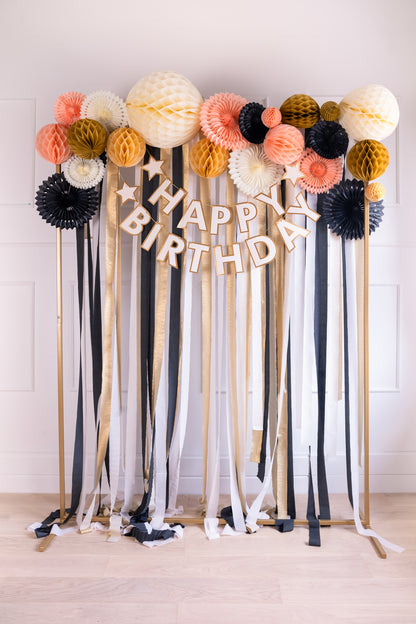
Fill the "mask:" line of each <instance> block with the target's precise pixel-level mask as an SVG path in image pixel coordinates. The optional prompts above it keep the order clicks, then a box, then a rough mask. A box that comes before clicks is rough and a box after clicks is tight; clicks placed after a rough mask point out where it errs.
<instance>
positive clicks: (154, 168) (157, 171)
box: [142, 156, 165, 180]
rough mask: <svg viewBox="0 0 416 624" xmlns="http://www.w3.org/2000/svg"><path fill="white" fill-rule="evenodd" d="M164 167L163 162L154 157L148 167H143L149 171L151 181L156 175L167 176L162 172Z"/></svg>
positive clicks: (151, 157)
mask: <svg viewBox="0 0 416 624" xmlns="http://www.w3.org/2000/svg"><path fill="white" fill-rule="evenodd" d="M162 165H163V160H156V159H155V158H153V156H150V158H149V162H148V163H147V165H142V169H144V170H145V171H147V173H148V175H149V180H151V179H152V178H153V176H155V175H162V176H164V175H165V174H164V173H163V171H162Z"/></svg>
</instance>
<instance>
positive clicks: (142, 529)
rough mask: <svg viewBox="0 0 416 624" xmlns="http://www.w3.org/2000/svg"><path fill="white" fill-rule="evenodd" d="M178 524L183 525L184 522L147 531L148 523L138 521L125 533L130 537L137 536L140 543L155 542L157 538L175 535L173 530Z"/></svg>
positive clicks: (165, 538)
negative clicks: (167, 527) (166, 527)
mask: <svg viewBox="0 0 416 624" xmlns="http://www.w3.org/2000/svg"><path fill="white" fill-rule="evenodd" d="M176 526H183V525H182V524H180V525H179V524H178V523H176V524H170V525H169V527H170V528H169V529H152V530H151V532H150V533H149V532H148V531H147V528H146V525H145V523H144V522H138V523H136V524H134V525H133V526H132V527H131V528H130V529H129V532H128V533H125V535H127V536H128V537H135V538H136V540H137V541H138V542H140V544H143V542H154V541H155V540H160V539H163V540H167V539H170V538H171V537H175V534H176V533H175V531H174V530H173V528H174V527H176Z"/></svg>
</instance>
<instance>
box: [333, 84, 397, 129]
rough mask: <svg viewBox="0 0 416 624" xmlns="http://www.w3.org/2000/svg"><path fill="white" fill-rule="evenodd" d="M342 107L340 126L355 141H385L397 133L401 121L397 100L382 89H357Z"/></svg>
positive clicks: (350, 94) (345, 100)
mask: <svg viewBox="0 0 416 624" xmlns="http://www.w3.org/2000/svg"><path fill="white" fill-rule="evenodd" d="M339 106H340V116H339V123H340V124H341V125H342V126H343V127H344V128H345V130H346V131H347V133H348V135H349V137H350V138H352V139H355V141H362V140H364V139H374V140H375V141H382V140H383V139H385V138H386V137H388V136H389V135H390V134H392V132H394V130H395V129H396V126H397V124H398V121H399V105H398V104H397V100H396V98H395V97H394V95H393V93H392V92H391V91H389V90H388V89H387V88H386V87H383V86H382V85H367V86H365V87H359V88H358V89H354V90H353V91H351V93H348V95H346V96H345V97H344V99H343V100H342V101H341V102H340V105H339Z"/></svg>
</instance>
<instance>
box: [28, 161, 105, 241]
mask: <svg viewBox="0 0 416 624" xmlns="http://www.w3.org/2000/svg"><path fill="white" fill-rule="evenodd" d="M98 203H99V202H98V193H97V192H96V191H95V190H94V189H92V188H91V189H78V188H75V187H73V186H71V185H70V184H69V182H67V180H66V179H65V177H64V175H63V173H54V174H53V175H52V176H50V177H49V178H48V179H47V180H45V181H44V182H42V184H41V185H40V186H39V188H38V191H37V193H36V207H37V210H38V212H39V214H40V216H41V217H42V219H45V221H46V222H47V223H50V224H51V225H53V226H55V227H60V228H62V229H65V230H71V229H73V228H79V227H81V226H83V225H84V223H87V222H88V221H89V220H90V219H91V217H92V216H93V215H94V214H95V212H96V210H97V208H98Z"/></svg>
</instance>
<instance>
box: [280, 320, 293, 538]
mask: <svg viewBox="0 0 416 624" xmlns="http://www.w3.org/2000/svg"><path fill="white" fill-rule="evenodd" d="M286 386H287V513H288V515H289V516H290V518H292V519H293V518H296V502H295V481H294V470H293V427H292V363H291V359H290V327H289V341H288V345H287V383H286ZM276 529H277V530H278V531H280V530H281V529H280V528H279V527H278V526H276ZM287 530H289V529H287V528H284V529H283V531H287Z"/></svg>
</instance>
